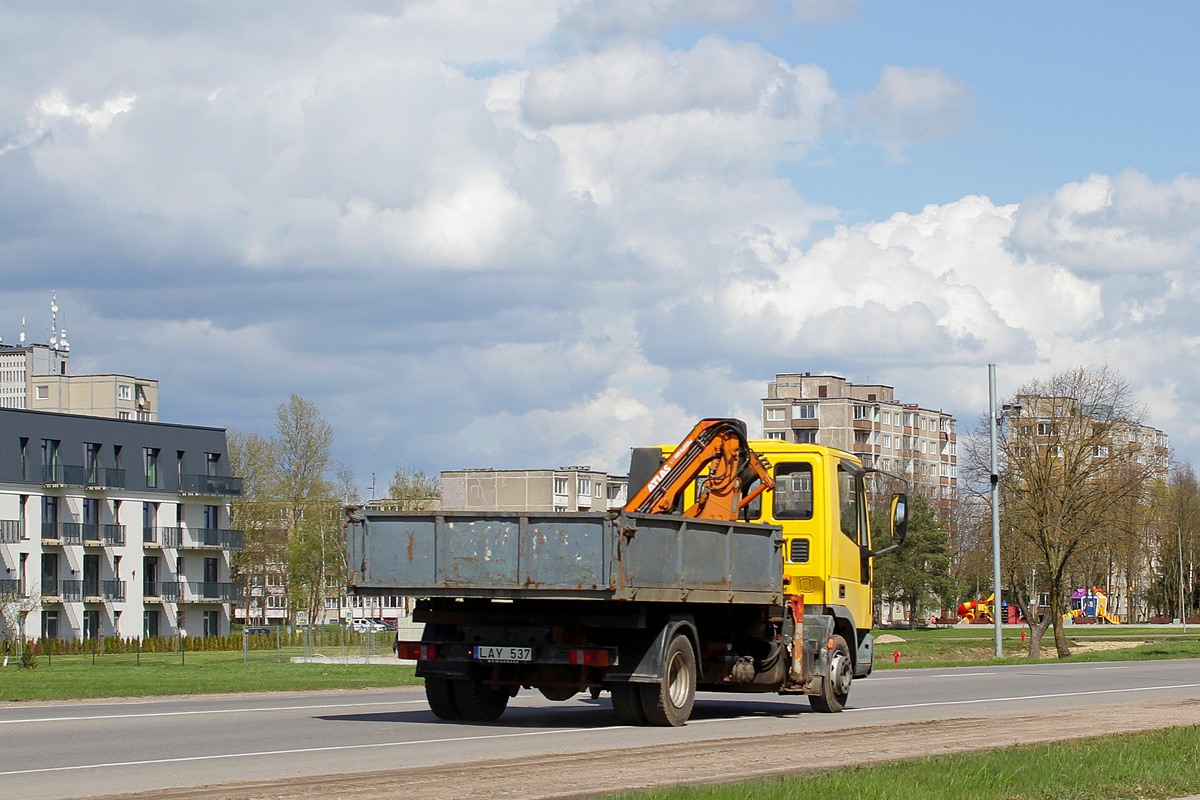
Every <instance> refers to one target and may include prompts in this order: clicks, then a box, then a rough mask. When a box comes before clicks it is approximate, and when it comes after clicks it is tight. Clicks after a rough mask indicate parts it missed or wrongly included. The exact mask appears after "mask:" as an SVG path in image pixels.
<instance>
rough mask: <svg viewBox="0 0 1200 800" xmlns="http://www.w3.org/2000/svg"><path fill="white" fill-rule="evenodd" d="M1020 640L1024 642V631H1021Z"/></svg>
mask: <svg viewBox="0 0 1200 800" xmlns="http://www.w3.org/2000/svg"><path fill="white" fill-rule="evenodd" d="M1021 642H1022V643H1024V642H1025V631H1021Z"/></svg>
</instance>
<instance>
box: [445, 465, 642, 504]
mask: <svg viewBox="0 0 1200 800" xmlns="http://www.w3.org/2000/svg"><path fill="white" fill-rule="evenodd" d="M627 486H628V479H627V478H625V477H624V476H614V475H608V474H606V473H604V472H598V471H596V470H594V469H592V468H591V467H559V468H558V469H532V470H524V469H470V470H458V471H448V472H443V473H442V503H441V508H443V509H445V510H447V511H483V510H487V511H514V512H516V511H532V512H538V511H607V510H608V509H610V508H620V507H622V506H624V505H625V500H626V498H625V495H626V491H627Z"/></svg>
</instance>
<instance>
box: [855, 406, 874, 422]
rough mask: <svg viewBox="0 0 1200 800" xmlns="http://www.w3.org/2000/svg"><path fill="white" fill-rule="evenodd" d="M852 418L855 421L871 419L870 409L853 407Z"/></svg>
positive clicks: (868, 407) (867, 407)
mask: <svg viewBox="0 0 1200 800" xmlns="http://www.w3.org/2000/svg"><path fill="white" fill-rule="evenodd" d="M854 418H855V419H857V420H863V419H867V420H869V419H871V407H870V406H860V405H856V406H854Z"/></svg>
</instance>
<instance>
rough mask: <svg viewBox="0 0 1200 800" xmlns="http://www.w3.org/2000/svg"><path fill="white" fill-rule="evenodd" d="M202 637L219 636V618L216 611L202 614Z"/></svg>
mask: <svg viewBox="0 0 1200 800" xmlns="http://www.w3.org/2000/svg"><path fill="white" fill-rule="evenodd" d="M204 635H205V636H220V635H221V631H220V617H219V615H218V613H217V612H216V611H205V612H204Z"/></svg>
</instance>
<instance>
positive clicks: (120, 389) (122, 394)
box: [117, 383, 133, 400]
mask: <svg viewBox="0 0 1200 800" xmlns="http://www.w3.org/2000/svg"><path fill="white" fill-rule="evenodd" d="M117 399H118V400H132V399H133V387H132V386H130V385H129V384H128V383H122V384H120V385H118V386H117Z"/></svg>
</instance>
